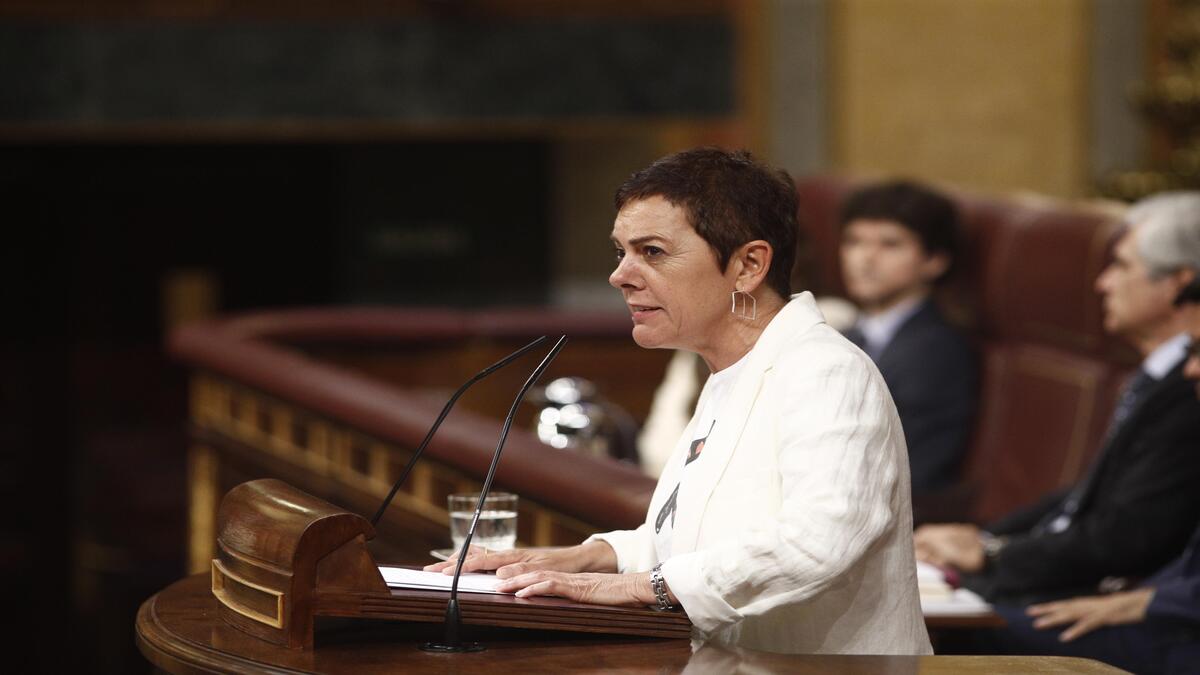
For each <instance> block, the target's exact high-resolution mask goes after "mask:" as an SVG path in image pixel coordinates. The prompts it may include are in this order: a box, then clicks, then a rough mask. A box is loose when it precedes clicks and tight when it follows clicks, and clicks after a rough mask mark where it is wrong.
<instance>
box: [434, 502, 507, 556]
mask: <svg viewBox="0 0 1200 675" xmlns="http://www.w3.org/2000/svg"><path fill="white" fill-rule="evenodd" d="M446 501H447V505H448V506H449V510H450V538H451V539H452V540H453V541H454V550H455V551H458V550H460V549H461V548H462V544H463V540H464V539H466V538H467V532H468V531H469V530H470V529H471V519H472V518H474V517H475V507H476V506H477V505H478V504H479V493H478V492H476V493H475V494H465V493H459V494H452V495H450V496H449V497H447V499H446ZM516 543H517V496H516V495H514V494H512V493H509V492H491V493H489V494H488V497H487V499H486V500H485V501H484V502H483V510H482V511H480V513H479V525H477V526H476V527H475V536H474V537H472V538H471V545H472V546H486V547H488V548H490V549H492V550H503V549H509V548H512V547H513V546H514V545H516Z"/></svg>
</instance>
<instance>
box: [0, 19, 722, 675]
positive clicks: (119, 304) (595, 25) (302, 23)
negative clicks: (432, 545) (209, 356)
mask: <svg viewBox="0 0 1200 675" xmlns="http://www.w3.org/2000/svg"><path fill="white" fill-rule="evenodd" d="M192 4H194V5H196V7H199V6H200V5H201V4H203V3H192ZM334 4H336V3H334ZM334 4H331V5H330V8H332V7H333V6H334ZM409 4H410V5H412V6H411V7H407V8H406V9H404V10H402V11H401V12H400V16H393V17H386V16H385V17H377V16H360V15H353V16H352V15H351V12H350V11H349V10H346V11H344V12H342V13H341V14H339V11H341V10H337V11H335V10H333V9H330V8H326V9H329V13H331V14H332V15H333V16H332V18H330V17H325V18H323V19H322V20H321V21H316V20H313V19H311V18H306V17H302V16H301V17H296V16H292V17H287V16H278V15H277V14H276V15H272V14H271V12H270V11H266V10H264V11H263V12H260V14H261V15H255V16H250V17H247V16H201V17H200V18H191V17H188V16H176V17H170V16H168V17H167V18H163V17H162V16H153V17H152V16H149V11H148V10H147V11H145V13H143V10H141V9H139V7H138V6H137V3H113V5H112V6H115V7H118V9H120V11H116V13H115V16H100V17H97V16H96V13H98V12H99V13H100V14H103V11H101V10H102V9H103V7H104V6H105V5H103V4H98V5H92V4H91V3H76V4H74V5H73V4H72V3H55V5H62V6H65V7H66V9H61V11H59V12H57V13H55V12H49V14H50V15H51V16H48V17H47V16H38V13H37V12H35V11H16V12H15V13H14V14H15V16H11V17H8V18H5V10H4V7H3V6H0V213H2V214H3V219H4V220H3V222H4V232H5V241H4V243H3V245H0V288H3V289H4V299H5V303H4V306H5V310H6V312H7V313H8V319H7V320H6V321H5V324H6V328H5V329H4V330H3V332H2V333H0V373H3V377H0V490H2V494H3V502H2V505H3V507H4V508H5V510H6V511H8V512H9V514H10V516H9V517H8V518H5V519H4V521H3V522H2V523H0V574H2V576H3V577H4V578H5V579H8V580H10V581H12V582H14V583H12V584H11V586H10V588H11V593H12V595H11V597H10V601H11V602H12V603H13V606H15V607H20V608H24V610H23V611H24V620H23V621H22V622H21V624H20V626H19V627H18V629H17V632H16V633H15V634H10V637H12V638H13V639H14V643H15V644H18V645H22V648H21V649H20V650H18V651H17V652H15V653H25V652H26V651H27V652H28V653H30V654H37V655H38V658H37V660H34V659H31V660H30V661H29V662H28V663H27V664H25V665H24V667H22V668H20V669H21V670H36V669H38V668H39V667H40V669H42V670H45V671H48V672H63V671H67V670H88V671H91V672H123V673H124V672H144V671H146V670H148V665H147V664H146V663H145V662H144V661H143V660H142V659H141V657H140V656H139V655H138V653H137V651H136V648H135V646H134V641H133V632H132V627H133V619H134V613H135V612H136V610H137V607H138V605H139V604H140V603H141V601H142V600H144V599H145V598H146V597H147V596H149V595H150V594H152V593H153V592H155V591H157V590H159V589H160V588H162V587H163V586H165V585H166V584H168V583H170V582H171V581H173V580H175V579H177V578H178V577H180V576H181V575H182V574H183V573H184V560H183V553H184V548H185V542H186V513H185V496H186V476H185V463H184V452H185V449H186V440H185V429H184V418H185V411H186V391H185V386H186V383H185V379H184V374H183V372H182V371H181V370H180V369H179V368H178V367H177V366H175V365H174V364H172V363H171V362H170V361H169V360H168V359H167V358H166V357H165V355H164V353H163V351H162V345H163V341H164V339H165V335H166V331H167V330H168V329H169V327H170V326H171V325H173V324H174V323H175V322H177V321H179V320H181V319H186V318H187V317H189V316H195V315H198V314H203V313H205V312H209V311H219V312H234V311H249V310H253V309H255V308H262V307H277V306H286V305H310V304H331V303H332V304H365V303H370V304H452V305H459V306H496V305H530V304H534V305H536V304H541V303H544V302H546V301H547V299H548V298H549V296H550V286H551V281H552V280H551V278H550V270H551V269H552V267H553V265H552V263H553V261H554V258H555V256H556V250H555V241H556V230H557V229H558V228H559V226H560V225H561V223H559V222H557V221H556V215H555V214H556V211H555V199H556V198H555V195H556V193H557V192H558V191H559V190H560V186H561V180H562V177H561V176H560V175H559V173H558V165H557V164H556V163H555V159H554V158H555V156H556V146H557V144H558V143H559V142H560V141H561V140H562V139H563V138H564V136H566V137H569V138H575V139H578V138H581V137H582V138H585V139H586V140H587V142H588V143H595V144H596V147H600V148H602V147H603V145H604V143H605V139H606V138H607V136H606V135H605V134H608V133H611V132H610V130H609V129H610V128H609V127H608V126H607V125H609V124H612V123H613V120H617V122H616V125H617V127H618V128H619V129H618V131H617V132H616V135H617V137H619V138H621V139H624V140H627V138H626V137H627V136H628V134H629V132H628V129H629V128H630V127H629V126H623V125H632V127H633V128H635V132H634V133H635V134H636V133H640V132H639V131H636V129H639V127H638V125H640V124H643V123H644V121H645V120H652V119H659V118H671V119H694V120H707V119H723V118H724V117H727V116H728V115H730V114H731V113H732V112H733V110H734V109H735V101H734V97H735V95H734V89H735V83H734V77H733V66H732V61H733V58H732V50H733V49H734V31H733V29H732V28H731V25H730V22H729V18H728V16H725V15H722V14H720V13H719V12H713V11H711V6H709V7H707V8H706V7H705V6H701V7H700V10H699V11H695V12H689V11H682V12H680V11H671V12H666V13H658V12H655V11H651V12H650V13H649V15H648V16H639V15H637V14H636V13H634V14H623V13H622V12H619V11H618V12H610V11H601V12H598V13H587V12H584V13H583V14H582V15H571V14H570V13H569V12H561V11H559V12H549V13H538V12H533V13H522V12H514V13H510V14H504V13H503V12H500V13H499V15H497V14H496V13H495V12H478V11H474V10H473V9H472V7H470V5H472V3H438V2H431V3H409ZM493 4H494V3H493ZM535 4H536V3H535ZM594 4H595V5H597V6H604V5H606V4H612V5H614V6H616V5H619V4H620V3H594ZM661 4H664V5H671V4H672V3H661ZM674 4H675V5H680V6H682V5H685V4H687V3H674ZM708 4H709V5H712V4H714V3H708ZM189 6H190V5H189V4H188V3H174V4H171V5H170V6H169V8H168V10H165V11H166V13H167V14H170V11H171V10H170V8H175V10H179V8H184V10H186V9H187V7H189ZM256 7H257V5H256ZM122 8H123V9H122ZM414 8H415V9H414ZM259 9H260V10H262V8H261V7H260V8H259ZM676 9H678V8H676ZM180 13H181V14H184V15H186V14H187V12H186V11H180ZM201 13H202V12H201ZM596 129H600V131H599V132H598V133H599V136H597V132H596V131H595V130H596ZM595 160H596V161H597V162H603V161H604V159H603V157H601V156H597V157H595ZM611 189H612V188H611V186H609V185H607V184H606V185H605V186H604V190H605V191H608V190H611ZM602 238H603V235H602V234H601V236H600V239H601V240H602ZM63 635H70V636H71V638H70V642H71V644H73V645H74V648H72V649H62V648H61V644H62V640H63Z"/></svg>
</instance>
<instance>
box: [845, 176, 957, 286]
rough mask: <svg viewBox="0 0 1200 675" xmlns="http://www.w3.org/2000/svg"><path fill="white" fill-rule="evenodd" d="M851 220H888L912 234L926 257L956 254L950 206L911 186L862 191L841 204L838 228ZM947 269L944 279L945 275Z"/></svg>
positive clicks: (953, 211) (933, 194) (935, 195)
mask: <svg viewBox="0 0 1200 675" xmlns="http://www.w3.org/2000/svg"><path fill="white" fill-rule="evenodd" d="M855 220H890V221H894V222H897V223H899V224H901V225H903V226H904V227H905V228H907V229H909V230H912V232H913V233H914V234H916V235H917V238H918V239H920V241H921V247H922V248H923V249H925V253H926V254H927V255H934V254H937V253H945V254H946V255H948V256H949V257H950V266H951V267H953V265H954V258H955V257H956V254H957V253H958V238H959V229H960V225H959V220H958V209H957V208H956V207H955V206H954V202H952V201H950V200H949V199H948V198H946V197H944V196H942V195H941V194H939V193H937V192H935V191H933V190H931V189H929V188H927V187H925V186H923V185H920V184H917V183H914V182H911V181H905V180H896V181H890V182H887V183H880V184H878V185H872V186H870V187H866V188H863V189H861V190H858V191H856V192H854V193H853V194H851V195H850V196H849V197H848V198H847V199H846V201H845V202H844V203H843V204H842V213H841V219H840V221H839V222H840V223H841V227H842V228H843V229H845V227H846V226H847V225H849V224H850V223H851V222H853V221H855ZM949 271H950V268H949V267H948V268H947V270H946V273H945V274H943V275H942V278H945V277H946V276H947V275H948V274H949Z"/></svg>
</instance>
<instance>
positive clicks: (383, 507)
mask: <svg viewBox="0 0 1200 675" xmlns="http://www.w3.org/2000/svg"><path fill="white" fill-rule="evenodd" d="M545 340H546V336H545V335H543V336H541V337H540V338H538V339H536V340H534V341H533V342H530V343H529V344H527V345H525V346H524V347H521V348H520V349H518V350H517V351H515V352H513V353H511V354H509V355H508V356H506V357H504V358H502V359H500V360H499V361H497V362H495V363H493V364H492V365H490V366H488V367H487V368H484V369H483V370H481V371H479V372H478V373H475V376H474V377H472V378H471V379H469V380H467V381H466V383H465V384H463V386H461V387H459V388H458V391H456V392H454V395H453V396H451V397H450V400H449V401H446V406H445V407H444V408H442V413H441V414H440V415H438V418H437V421H436V422H434V423H433V426H432V427H429V433H427V434H425V440H423V441H421V444H420V445H418V446H417V449H416V450H415V451H414V452H413V454H412V457H411V458H409V460H408V464H406V465H405V466H404V470H403V471H401V472H400V477H399V478H397V479H396V483H395V484H394V485H392V491H391V492H389V493H388V496H387V498H385V499H384V500H383V503H382V504H380V505H379V510H378V511H376V512H375V516H374V517H373V518H371V526H372V527H374V526H375V525H378V524H379V519H380V518H383V514H384V512H386V511H387V507H388V506H391V504H392V500H393V499H395V497H396V492H397V491H399V490H400V486H401V485H402V484H403V483H404V479H406V478H408V474H409V472H411V471H412V468H413V466H414V465H415V464H416V463H417V460H418V459H420V458H421V453H422V452H425V446H427V445H429V441H430V440H431V439H432V438H433V433H434V432H435V431H437V429H438V427H440V426H442V420H444V419H446V415H449V414H450V409H451V408H453V407H454V403H455V402H456V401H458V397H459V396H462V395H463V392H465V391H466V390H467V389H468V388H469V387H470V386H471V385H473V384H475V383H476V382H478V381H480V380H482V379H483V378H485V377H487V376H488V375H491V374H492V373H494V372H496V371H497V370H500V369H501V368H503V367H504V366H507V365H508V364H510V363H512V362H513V361H516V360H517V359H518V358H520V357H522V356H524V355H525V353H526V352H528V351H529V350H531V349H533V348H534V347H536V346H538V345H539V344H541V343H542V342H544V341H545Z"/></svg>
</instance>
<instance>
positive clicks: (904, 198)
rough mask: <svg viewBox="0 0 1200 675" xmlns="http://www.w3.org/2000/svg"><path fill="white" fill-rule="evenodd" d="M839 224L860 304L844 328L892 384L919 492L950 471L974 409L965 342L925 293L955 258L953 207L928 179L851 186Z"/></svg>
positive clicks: (848, 277)
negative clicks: (853, 319) (855, 316)
mask: <svg viewBox="0 0 1200 675" xmlns="http://www.w3.org/2000/svg"><path fill="white" fill-rule="evenodd" d="M841 224H842V242H841V263H842V278H843V280H844V281H845V284H846V290H847V292H848V294H849V295H850V298H851V299H852V300H853V301H854V302H855V303H856V304H857V305H858V306H859V308H860V311H861V313H860V316H859V319H858V322H857V323H856V324H855V326H854V327H853V328H852V329H850V330H848V331H846V337H847V338H849V339H850V341H851V342H854V343H855V344H856V345H858V346H859V347H860V348H862V350H863V351H865V352H866V353H867V354H868V355H869V356H870V357H871V358H872V359H873V360H874V361H875V364H876V365H877V366H878V367H879V372H880V373H881V374H882V375H883V379H884V381H886V382H887V385H888V389H889V390H891V393H892V398H893V399H894V400H895V402H896V410H897V412H899V413H900V423H901V426H902V427H903V428H904V439H905V441H906V443H907V445H908V462H909V468H910V470H911V474H912V489H913V494H914V497H916V498H919V497H920V496H922V495H923V494H928V493H930V492H934V491H937V490H939V489H941V488H945V487H948V486H950V485H952V484H954V483H955V482H956V481H957V479H958V477H959V470H960V466H961V464H962V458H963V456H964V454H965V453H966V450H967V442H968V441H969V437H970V433H971V423H972V417H973V414H974V410H975V395H976V386H975V360H974V357H973V356H972V353H971V349H970V347H969V345H968V344H967V341H966V339H964V338H963V336H962V335H961V334H960V333H959V332H958V331H957V330H956V329H954V328H953V327H952V326H950V324H948V323H947V322H946V320H945V319H943V318H942V315H941V312H939V311H938V308H937V305H936V304H935V303H934V302H933V300H932V298H931V297H930V294H931V293H932V291H933V287H934V285H935V284H937V283H938V282H939V281H941V280H942V279H943V278H945V276H946V274H947V273H948V272H949V270H950V267H951V265H952V264H953V260H954V252H955V242H956V241H957V239H958V230H959V223H958V214H957V211H956V209H955V207H954V204H953V203H952V202H951V201H950V200H949V199H947V198H945V197H943V196H942V195H939V194H937V193H935V192H933V191H932V190H929V189H928V188H925V187H922V186H919V185H915V184H913V183H907V182H892V183H884V184H881V185H876V186H872V187H868V188H866V189H863V190H859V191H858V192H855V193H854V194H852V195H851V196H850V197H849V198H848V199H847V200H846V202H845V204H844V205H843V206H842V213H841ZM915 501H919V499H917V500H915Z"/></svg>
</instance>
